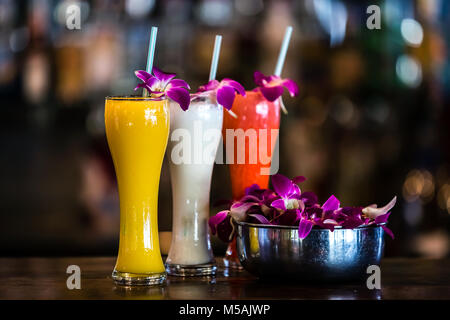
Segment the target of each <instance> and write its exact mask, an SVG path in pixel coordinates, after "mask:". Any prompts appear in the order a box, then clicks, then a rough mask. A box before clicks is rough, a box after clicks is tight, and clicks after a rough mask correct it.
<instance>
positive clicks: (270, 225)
mask: <svg viewBox="0 0 450 320" xmlns="http://www.w3.org/2000/svg"><path fill="white" fill-rule="evenodd" d="M233 221H234V222H236V223H237V224H238V225H240V226H242V227H245V226H249V227H254V228H262V229H285V230H298V226H283V225H272V224H257V223H249V222H241V221H236V220H234V219H233ZM386 224H387V222H383V223H377V224H371V225H368V226H359V227H356V228H353V229H348V228H342V226H336V227H334V229H335V230H336V229H337V230H355V229H359V230H361V229H369V228H378V227H382V226H384V225H386ZM312 231H314V232H316V231H321V232H331V230H329V229H323V228H313V229H312V230H311V232H312Z"/></svg>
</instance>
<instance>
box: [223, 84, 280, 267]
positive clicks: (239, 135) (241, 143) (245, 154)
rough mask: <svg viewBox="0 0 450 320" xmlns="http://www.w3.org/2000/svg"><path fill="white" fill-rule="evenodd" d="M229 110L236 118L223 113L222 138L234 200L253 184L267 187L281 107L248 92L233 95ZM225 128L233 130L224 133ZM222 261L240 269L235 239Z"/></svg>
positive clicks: (261, 96)
mask: <svg viewBox="0 0 450 320" xmlns="http://www.w3.org/2000/svg"><path fill="white" fill-rule="evenodd" d="M232 111H233V112H234V113H235V114H236V115H237V118H234V117H232V116H231V115H230V114H229V113H228V112H226V111H225V112H224V119H223V137H224V142H225V147H226V152H227V163H228V165H229V168H230V176H231V190H232V195H233V200H237V199H239V198H241V197H242V196H244V194H245V188H247V187H249V186H251V185H252V184H255V183H256V184H258V185H259V186H260V187H261V188H268V186H269V176H270V165H271V158H272V153H273V149H274V146H275V142H276V139H277V137H278V129H279V127H280V105H279V102H278V100H275V101H274V102H269V101H268V100H266V99H265V98H264V97H263V95H262V94H261V93H260V92H259V91H247V92H246V96H245V97H244V96H241V95H239V94H238V95H236V98H235V100H234V102H233V108H232ZM227 129H232V130H228V133H227ZM239 129H242V130H239ZM227 135H228V139H227ZM230 139H233V141H234V143H233V145H231V143H232V141H230ZM224 262H225V266H227V267H236V268H239V267H240V263H239V260H238V257H237V251H236V239H233V241H232V242H231V243H230V245H229V246H228V249H227V252H226V255H225V258H224Z"/></svg>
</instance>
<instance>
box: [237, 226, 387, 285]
mask: <svg viewBox="0 0 450 320" xmlns="http://www.w3.org/2000/svg"><path fill="white" fill-rule="evenodd" d="M236 224H237V250H238V255H239V260H240V261H241V263H242V266H243V267H244V268H245V269H246V270H247V271H249V272H250V273H252V274H254V275H256V276H259V277H261V278H272V279H283V278H284V279H291V280H300V281H308V282H310V281H313V282H317V281H323V282H332V281H338V282H342V281H356V280H360V279H365V278H367V277H368V274H367V267H368V266H370V265H379V264H380V260H381V257H382V255H383V249H384V237H383V236H384V230H383V229H382V228H381V226H368V227H360V228H356V229H342V228H339V229H335V230H334V231H333V232H331V231H330V230H326V229H315V228H313V229H312V230H311V233H310V234H309V235H308V236H307V237H306V238H305V239H300V238H299V237H298V230H297V227H287V226H271V225H258V224H250V223H243V222H236Z"/></svg>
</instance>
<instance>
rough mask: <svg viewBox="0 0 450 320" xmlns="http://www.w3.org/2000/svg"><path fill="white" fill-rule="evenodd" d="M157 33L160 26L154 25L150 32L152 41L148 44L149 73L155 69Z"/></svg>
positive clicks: (147, 69)
mask: <svg viewBox="0 0 450 320" xmlns="http://www.w3.org/2000/svg"><path fill="white" fill-rule="evenodd" d="M157 34H158V27H152V31H151V33H150V43H149V45H148V55H147V68H146V69H145V70H146V71H147V72H148V73H152V70H153V59H154V58H155V46H156V35H157Z"/></svg>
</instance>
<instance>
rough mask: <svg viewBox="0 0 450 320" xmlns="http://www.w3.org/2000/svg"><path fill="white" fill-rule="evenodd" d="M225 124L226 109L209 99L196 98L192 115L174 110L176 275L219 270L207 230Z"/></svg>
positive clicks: (170, 262)
mask: <svg viewBox="0 0 450 320" xmlns="http://www.w3.org/2000/svg"><path fill="white" fill-rule="evenodd" d="M222 121H223V111H222V107H221V106H219V105H218V104H217V103H215V102H212V100H211V99H210V98H209V97H208V96H197V97H195V98H194V99H193V100H192V102H191V104H190V106H189V109H188V110H187V111H183V110H181V109H180V107H179V106H178V105H177V104H175V103H172V104H171V105H170V127H171V132H170V139H169V145H168V156H169V162H170V176H171V181H172V198H173V227H172V243H171V247H170V251H169V255H168V257H167V260H166V271H167V272H168V273H169V274H171V275H179V276H195V275H210V274H214V273H215V270H216V266H215V264H214V257H213V253H212V249H211V243H210V239H209V231H208V219H209V194H210V187H211V176H212V172H213V166H214V160H215V157H216V152H217V149H218V146H219V142H220V138H221V130H222Z"/></svg>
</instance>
